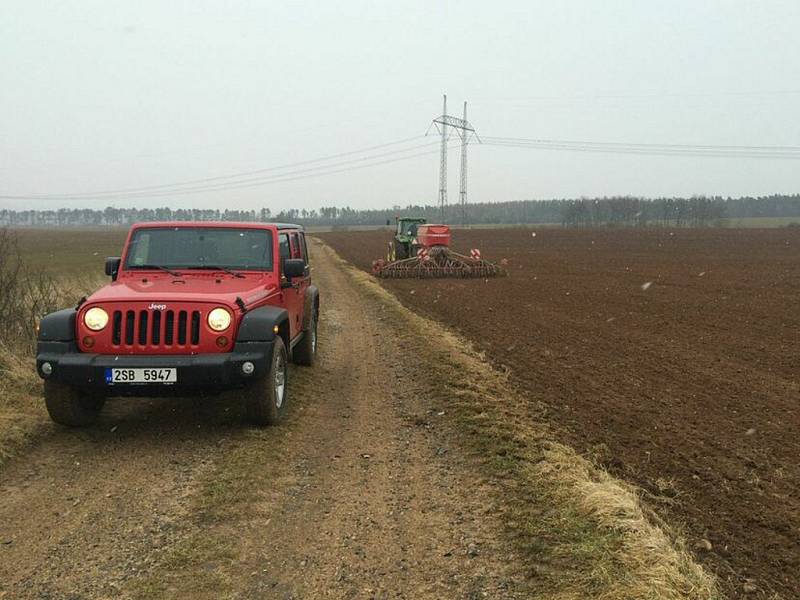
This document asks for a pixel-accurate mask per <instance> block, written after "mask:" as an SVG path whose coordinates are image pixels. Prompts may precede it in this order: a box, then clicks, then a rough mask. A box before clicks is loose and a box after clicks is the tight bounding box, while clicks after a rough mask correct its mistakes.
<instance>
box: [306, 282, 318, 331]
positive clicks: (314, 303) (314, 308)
mask: <svg viewBox="0 0 800 600" xmlns="http://www.w3.org/2000/svg"><path fill="white" fill-rule="evenodd" d="M312 317H313V318H314V319H316V320H317V321H319V289H318V288H317V286H315V285H310V286H308V288H306V299H305V304H304V306H303V331H308V326H309V323H311V318H312Z"/></svg>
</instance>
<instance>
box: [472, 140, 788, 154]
mask: <svg viewBox="0 0 800 600" xmlns="http://www.w3.org/2000/svg"><path fill="white" fill-rule="evenodd" d="M484 140H485V145H490V146H503V147H510V148H528V149H535V150H561V151H570V152H597V153H610V154H638V155H653V156H695V157H714V158H756V159H788V160H797V159H800V147H797V146H723V145H709V144H704V145H703V144H641V143H625V142H592V141H576V140H551V139H530V138H511V137H487V136H484Z"/></svg>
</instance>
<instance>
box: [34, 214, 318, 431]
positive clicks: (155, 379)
mask: <svg viewBox="0 0 800 600" xmlns="http://www.w3.org/2000/svg"><path fill="white" fill-rule="evenodd" d="M106 275H109V276H110V277H111V279H112V282H111V283H110V284H109V285H107V286H105V287H103V288H102V289H100V290H99V291H97V292H96V293H94V294H92V295H91V296H90V297H88V298H85V299H83V300H82V301H81V302H80V304H79V305H78V307H77V308H72V309H66V310H61V311H58V312H55V313H52V314H49V315H47V316H46V317H44V318H43V319H42V321H41V323H40V326H39V338H38V346H37V355H36V367H37V369H38V372H39V375H40V376H41V377H42V379H44V399H45V403H46V405H47V410H48V412H49V413H50V417H51V418H52V419H53V420H54V421H56V422H57V423H62V424H64V425H69V426H81V425H86V424H89V423H91V422H92V420H93V419H94V418H95V417H96V416H97V414H98V413H99V412H100V409H101V408H102V407H103V404H104V402H105V399H106V398H107V397H109V396H136V395H138V396H166V395H169V394H178V395H193V394H199V393H201V392H206V391H222V390H226V389H241V395H242V396H243V398H244V402H245V406H246V412H247V415H248V417H249V419H250V420H252V421H253V422H255V423H257V424H259V425H268V424H274V423H277V422H278V421H279V420H280V419H281V418H282V417H283V415H284V414H285V412H286V404H287V400H288V395H287V394H288V392H287V382H288V377H287V375H288V372H287V362H288V359H289V357H291V358H292V360H293V361H294V362H295V363H298V364H301V365H311V364H313V362H314V355H315V353H316V349H317V320H318V317H319V293H318V291H317V288H316V287H314V286H313V285H311V280H310V272H309V266H308V248H307V246H306V240H305V233H304V232H303V229H302V227H299V226H298V225H286V224H278V223H270V224H265V223H208V222H202V223H188V222H178V223H140V224H137V225H134V226H133V227H132V228H131V231H130V233H129V234H128V239H127V241H126V244H125V248H124V250H123V252H122V257H121V258H108V259H106Z"/></svg>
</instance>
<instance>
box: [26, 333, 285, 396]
mask: <svg viewBox="0 0 800 600" xmlns="http://www.w3.org/2000/svg"><path fill="white" fill-rule="evenodd" d="M273 347H274V342H272V341H269V342H239V343H237V344H236V346H235V347H234V349H233V351H232V352H224V353H219V354H191V355H189V354H148V355H142V354H119V355H117V354H88V353H85V352H80V351H78V349H77V347H76V346H75V343H74V342H39V345H38V349H37V353H36V370H37V371H38V373H39V376H40V377H41V378H42V379H46V380H51V381H58V382H60V383H64V384H67V385H72V386H76V387H83V388H94V389H97V390H103V391H104V392H105V393H106V394H107V395H112V396H117V395H119V396H125V395H139V396H163V395H168V394H175V393H178V394H180V393H186V392H195V391H198V390H202V391H205V390H212V391H219V390H224V389H230V388H237V387H242V386H245V385H247V384H248V383H250V382H252V381H254V380H256V379H259V378H261V377H263V376H264V375H266V373H267V370H268V369H269V364H270V362H271V360H272V350H273ZM245 362H251V363H253V365H254V366H255V369H254V371H253V372H252V373H251V374H249V375H246V374H245V373H244V372H243V371H242V364H243V363H245ZM44 363H49V364H50V366H51V368H52V372H51V373H50V375H46V374H45V373H44V372H43V371H42V365H43V364H44ZM169 367H172V368H176V369H177V374H178V377H177V379H178V381H177V382H176V383H170V384H167V383H146V384H128V383H115V384H109V383H106V369H108V368H169Z"/></svg>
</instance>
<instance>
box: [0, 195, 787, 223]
mask: <svg viewBox="0 0 800 600" xmlns="http://www.w3.org/2000/svg"><path fill="white" fill-rule="evenodd" d="M397 215H414V216H422V217H425V218H426V219H428V221H431V222H434V221H439V220H441V213H440V211H439V208H438V207H437V206H433V205H424V206H423V205H408V206H405V207H400V206H395V207H392V208H387V209H371V210H359V209H354V208H350V207H349V206H345V207H341V208H340V207H336V206H328V207H322V208H319V209H311V210H308V209H305V208H303V209H289V210H281V211H278V212H275V213H273V212H272V211H271V210H270V209H269V208H261V209H259V210H235V209H224V210H219V209H200V208H195V209H192V208H168V207H162V208H114V207H111V206H109V207H107V208H105V209H102V210H94V209H89V208H77V209H70V208H60V209H57V210H9V209H0V226H3V225H6V226H12V227H37V226H38V227H41V226H56V227H58V226H61V227H69V226H73V227H75V226H87V225H90V226H126V225H130V224H132V223H137V222H141V221H248V222H258V221H285V222H293V223H300V224H302V225H306V226H329V227H337V226H370V225H372V226H374V225H386V223H387V222H392V221H393V220H394V217H395V216H397ZM751 217H782V218H787V217H788V218H795V217H796V218H798V220H800V194H794V195H785V196H781V195H773V196H762V197H757V198H754V197H742V198H722V197H707V196H694V197H691V198H636V197H632V196H624V197H604V198H581V199H577V200H519V201H513V202H480V203H474V204H470V205H469V206H468V207H467V217H466V223H468V224H498V225H500V224H542V223H550V224H556V223H558V224H562V225H564V226H566V227H605V226H616V227H637V226H638V227H646V226H667V225H669V226H679V227H680V226H684V227H693V226H694V227H707V226H717V225H721V224H722V222H723V221H722V220H723V219H742V218H751ZM445 221H446V222H448V223H455V224H458V223H460V222H461V221H462V214H461V208H460V207H459V206H457V205H450V206H449V207H448V208H447V212H446V215H445Z"/></svg>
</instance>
